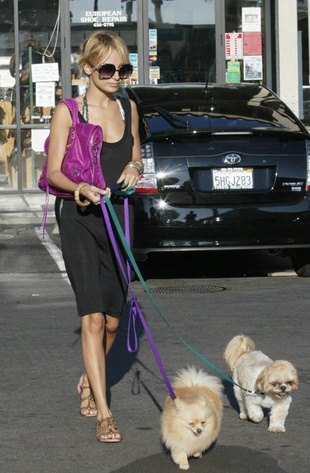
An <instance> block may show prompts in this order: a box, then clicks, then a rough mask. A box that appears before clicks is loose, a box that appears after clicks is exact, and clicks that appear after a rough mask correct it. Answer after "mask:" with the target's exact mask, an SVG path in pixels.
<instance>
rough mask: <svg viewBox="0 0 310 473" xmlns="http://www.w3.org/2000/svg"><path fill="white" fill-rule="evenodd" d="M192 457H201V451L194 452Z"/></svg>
mask: <svg viewBox="0 0 310 473" xmlns="http://www.w3.org/2000/svg"><path fill="white" fill-rule="evenodd" d="M193 457H194V458H201V457H202V453H201V452H196V453H194V455H193Z"/></svg>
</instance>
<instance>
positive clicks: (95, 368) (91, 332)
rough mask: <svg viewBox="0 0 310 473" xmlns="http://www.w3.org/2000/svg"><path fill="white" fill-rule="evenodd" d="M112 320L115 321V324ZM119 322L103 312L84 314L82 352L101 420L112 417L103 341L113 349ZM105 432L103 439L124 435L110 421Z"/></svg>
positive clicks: (98, 418)
mask: <svg viewBox="0 0 310 473" xmlns="http://www.w3.org/2000/svg"><path fill="white" fill-rule="evenodd" d="M111 319H112V320H111ZM113 321H115V322H114V326H113ZM117 325H118V319H115V318H112V317H109V316H107V318H106V317H104V315H103V314H102V313H100V312H98V313H94V314H88V315H84V316H83V317H82V333H81V343H82V356H83V362H84V367H85V371H86V373H87V379H88V381H89V383H90V386H91V389H92V392H93V395H94V398H95V401H96V407H97V421H98V422H100V421H103V420H104V419H107V418H111V417H112V414H111V411H110V409H109V407H108V404H107V397H106V363H105V359H106V353H105V348H104V343H103V341H104V340H105V345H106V347H108V350H110V348H111V346H112V343H113V341H114V339H115V335H116V330H117ZM105 424H106V423H105ZM104 432H107V433H103V434H101V435H100V440H103V441H109V440H110V441H119V440H120V439H121V435H120V433H119V432H118V431H117V428H116V426H114V425H113V429H111V428H110V424H109V425H107V426H106V425H105V428H104ZM97 438H98V437H97Z"/></svg>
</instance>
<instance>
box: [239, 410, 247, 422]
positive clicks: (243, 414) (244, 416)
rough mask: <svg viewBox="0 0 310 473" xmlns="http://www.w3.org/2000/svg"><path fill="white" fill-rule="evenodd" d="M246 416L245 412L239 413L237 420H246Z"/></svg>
mask: <svg viewBox="0 0 310 473" xmlns="http://www.w3.org/2000/svg"><path fill="white" fill-rule="evenodd" d="M247 418H248V416H247V415H246V414H245V412H240V414H239V419H241V420H247Z"/></svg>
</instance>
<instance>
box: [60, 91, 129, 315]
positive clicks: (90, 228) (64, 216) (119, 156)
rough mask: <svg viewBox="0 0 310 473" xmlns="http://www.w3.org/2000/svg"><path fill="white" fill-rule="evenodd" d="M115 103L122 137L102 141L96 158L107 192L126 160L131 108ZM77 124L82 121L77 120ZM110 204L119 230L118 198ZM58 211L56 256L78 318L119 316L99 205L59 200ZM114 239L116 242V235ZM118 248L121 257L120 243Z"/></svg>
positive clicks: (119, 285)
mask: <svg viewBox="0 0 310 473" xmlns="http://www.w3.org/2000/svg"><path fill="white" fill-rule="evenodd" d="M120 100H121V104H122V107H123V109H124V112H125V131H124V135H123V137H122V139H121V140H120V141H118V142H116V143H106V142H103V146H102V151H101V156H100V158H101V167H102V171H103V175H104V178H105V181H106V185H107V186H108V187H110V186H112V185H113V184H115V183H116V181H117V179H118V178H119V176H120V175H121V173H122V171H123V169H124V167H125V166H126V164H127V163H128V162H129V161H131V158H132V146H133V137H132V133H131V105H130V102H129V100H128V99H126V98H121V99H120ZM80 120H81V121H84V119H83V117H82V116H81V115H80ZM111 202H112V204H113V208H114V210H115V212H116V214H117V216H118V218H119V221H120V223H121V225H122V227H123V228H124V199H123V198H122V197H113V196H112V197H111ZM60 208H61V211H60V217H59V229H60V237H61V246H62V253H63V258H64V262H65V266H66V270H67V274H68V277H69V280H70V282H71V285H72V288H73V291H74V294H75V298H76V303H77V310H78V314H79V316H83V315H86V314H91V313H95V312H102V313H104V314H107V315H111V316H113V317H119V316H120V315H121V314H122V312H123V309H124V305H125V303H126V298H127V284H126V281H124V278H123V276H122V273H121V271H120V269H119V266H118V262H117V260H116V259H115V256H114V251H113V249H112V247H111V245H110V241H109V236H108V233H107V230H106V226H105V222H104V218H103V214H102V209H101V206H100V205H93V204H90V205H88V206H87V207H80V206H78V205H77V204H76V202H75V201H74V200H68V199H67V200H66V199H63V201H62V204H61V206H60ZM129 208H130V206H129ZM130 210H131V209H130ZM129 213H130V221H131V222H130V223H131V225H130V227H131V228H132V215H131V211H130V212H129ZM114 234H115V236H116V239H118V238H117V233H116V231H115V232H114ZM119 248H120V252H122V245H121V244H120V245H119Z"/></svg>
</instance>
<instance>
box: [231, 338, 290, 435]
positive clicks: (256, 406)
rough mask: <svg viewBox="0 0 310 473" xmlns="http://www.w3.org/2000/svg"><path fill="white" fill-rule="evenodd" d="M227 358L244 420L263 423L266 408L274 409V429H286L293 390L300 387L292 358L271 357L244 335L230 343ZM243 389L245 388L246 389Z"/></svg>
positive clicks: (272, 420) (272, 428) (283, 430)
mask: <svg viewBox="0 0 310 473" xmlns="http://www.w3.org/2000/svg"><path fill="white" fill-rule="evenodd" d="M224 358H225V360H226V363H227V365H228V367H229V368H230V370H231V371H232V378H233V381H234V382H235V383H236V384H237V385H238V386H236V385H234V393H235V397H236V399H237V401H238V404H239V409H240V414H239V417H240V419H248V418H249V419H251V420H252V421H253V422H260V421H261V420H262V419H263V417H264V411H263V408H268V409H270V419H269V428H268V430H269V431H270V432H285V425H284V424H285V419H286V417H287V414H288V411H289V407H290V404H291V402H292V397H291V392H292V391H293V390H295V389H297V388H298V373H297V370H296V368H295V367H294V366H293V365H292V363H290V362H289V361H285V360H276V361H273V360H271V359H270V358H269V357H268V356H266V355H265V354H264V353H262V352H261V351H258V350H255V343H254V342H253V340H252V339H251V338H249V337H246V336H244V335H237V336H235V337H234V338H233V339H232V340H231V341H230V342H229V343H228V345H227V347H226V349H225V352H224ZM242 388H243V389H242Z"/></svg>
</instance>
